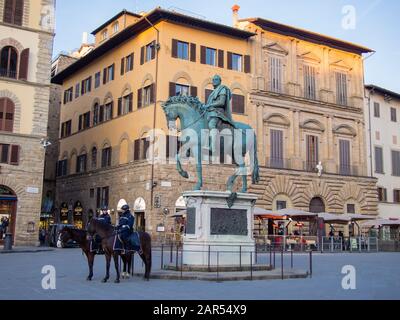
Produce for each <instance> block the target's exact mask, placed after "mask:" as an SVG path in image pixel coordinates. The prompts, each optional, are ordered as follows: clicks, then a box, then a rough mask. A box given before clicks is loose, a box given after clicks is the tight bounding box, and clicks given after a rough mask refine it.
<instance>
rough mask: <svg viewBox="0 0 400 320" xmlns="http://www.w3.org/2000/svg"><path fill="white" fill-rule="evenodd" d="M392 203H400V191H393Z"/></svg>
mask: <svg viewBox="0 0 400 320" xmlns="http://www.w3.org/2000/svg"><path fill="white" fill-rule="evenodd" d="M393 202H394V203H400V190H393Z"/></svg>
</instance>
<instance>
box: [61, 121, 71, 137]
mask: <svg viewBox="0 0 400 320" xmlns="http://www.w3.org/2000/svg"><path fill="white" fill-rule="evenodd" d="M71 124H72V122H71V120H69V121H66V122H64V123H62V124H61V138H65V137H68V136H70V135H71Z"/></svg>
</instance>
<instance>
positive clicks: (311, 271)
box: [310, 251, 313, 278]
mask: <svg viewBox="0 0 400 320" xmlns="http://www.w3.org/2000/svg"><path fill="white" fill-rule="evenodd" d="M312 273H313V268H312V251H310V278H312Z"/></svg>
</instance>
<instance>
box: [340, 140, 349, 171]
mask: <svg viewBox="0 0 400 320" xmlns="http://www.w3.org/2000/svg"><path fill="white" fill-rule="evenodd" d="M339 152H340V155H339V158H340V168H341V170H340V173H341V174H350V173H351V172H350V142H349V141H347V140H339Z"/></svg>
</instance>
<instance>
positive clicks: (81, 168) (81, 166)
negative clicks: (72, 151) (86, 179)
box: [76, 154, 87, 173]
mask: <svg viewBox="0 0 400 320" xmlns="http://www.w3.org/2000/svg"><path fill="white" fill-rule="evenodd" d="M86 163H87V156H86V154H83V155H80V156H78V158H77V160H76V173H83V172H86Z"/></svg>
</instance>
